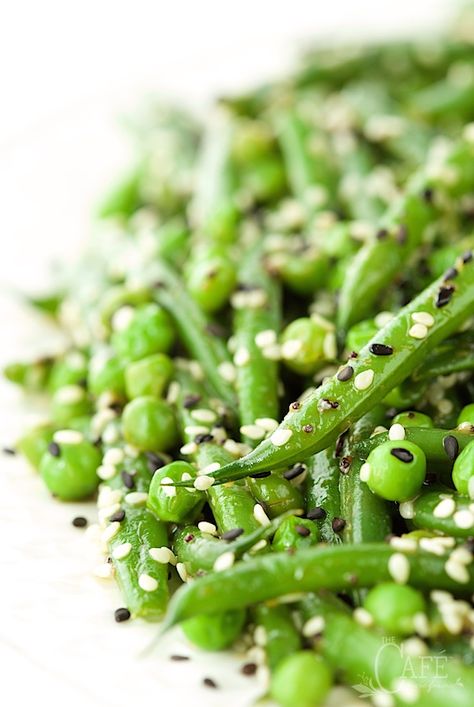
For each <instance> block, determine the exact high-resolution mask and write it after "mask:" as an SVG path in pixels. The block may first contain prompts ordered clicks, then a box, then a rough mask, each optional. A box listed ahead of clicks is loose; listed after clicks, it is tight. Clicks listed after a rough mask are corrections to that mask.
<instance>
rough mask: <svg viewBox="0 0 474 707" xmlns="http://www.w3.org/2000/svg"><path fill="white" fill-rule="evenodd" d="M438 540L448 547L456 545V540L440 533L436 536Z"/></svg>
mask: <svg viewBox="0 0 474 707" xmlns="http://www.w3.org/2000/svg"><path fill="white" fill-rule="evenodd" d="M436 540H437V541H438V542H439V544H440V545H442V546H443V547H446V548H448V549H449V548H451V547H454V546H455V545H456V540H455V539H454V538H452V537H450V536H444V535H440V536H439V537H437V538H436Z"/></svg>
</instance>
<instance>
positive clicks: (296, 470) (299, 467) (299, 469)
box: [283, 464, 306, 481]
mask: <svg viewBox="0 0 474 707" xmlns="http://www.w3.org/2000/svg"><path fill="white" fill-rule="evenodd" d="M304 471H306V467H305V465H304V464H295V465H294V466H293V467H291V469H288V471H285V472H284V474H283V476H284V478H285V479H288V481H291V479H296V477H297V476H299V475H300V474H302V473H303V472H304Z"/></svg>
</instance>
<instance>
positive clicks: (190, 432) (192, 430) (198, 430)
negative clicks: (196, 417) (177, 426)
mask: <svg viewBox="0 0 474 707" xmlns="http://www.w3.org/2000/svg"><path fill="white" fill-rule="evenodd" d="M208 432H209V428H208V427H204V426H203V425H187V426H186V427H185V428H184V434H185V435H187V436H188V437H195V436H196V435H205V434H207V433H208Z"/></svg>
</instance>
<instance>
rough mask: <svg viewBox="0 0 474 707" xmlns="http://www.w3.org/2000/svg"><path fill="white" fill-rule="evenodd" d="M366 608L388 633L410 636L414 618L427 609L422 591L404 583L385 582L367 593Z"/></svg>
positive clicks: (378, 624)
mask: <svg viewBox="0 0 474 707" xmlns="http://www.w3.org/2000/svg"><path fill="white" fill-rule="evenodd" d="M364 608H365V609H366V610H367V611H368V612H369V613H370V614H371V616H372V618H373V619H374V621H375V623H376V624H377V626H380V627H381V628H382V629H383V630H384V631H385V632H386V633H387V634H389V635H390V634H394V635H395V636H408V635H410V634H411V633H413V632H414V630H415V626H414V618H415V616H416V615H417V614H420V613H424V612H425V610H426V605H425V600H424V598H423V595H422V594H421V592H419V591H417V590H416V589H413V587H408V586H406V585H404V584H395V582H384V583H383V584H379V585H378V586H377V587H374V588H373V589H371V590H370V591H369V593H368V594H367V596H366V598H365V601H364Z"/></svg>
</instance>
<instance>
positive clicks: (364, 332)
mask: <svg viewBox="0 0 474 707" xmlns="http://www.w3.org/2000/svg"><path fill="white" fill-rule="evenodd" d="M378 330H379V329H378V327H377V325H376V323H375V322H374V320H373V319H364V320H363V321H362V322H358V323H357V324H354V325H353V326H351V328H350V329H349V331H348V332H347V336H346V349H347V351H355V352H356V353H359V351H360V350H361V349H363V348H364V346H365V345H366V344H368V343H369V341H370V340H371V339H372V338H373V337H374V336H375V334H376V333H377V332H378Z"/></svg>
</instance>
